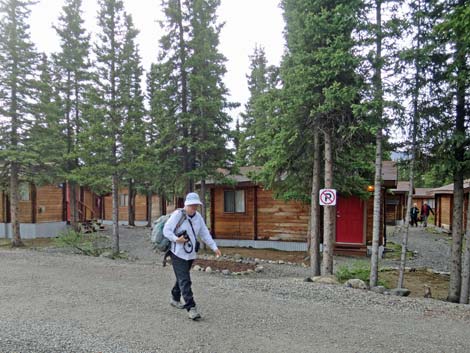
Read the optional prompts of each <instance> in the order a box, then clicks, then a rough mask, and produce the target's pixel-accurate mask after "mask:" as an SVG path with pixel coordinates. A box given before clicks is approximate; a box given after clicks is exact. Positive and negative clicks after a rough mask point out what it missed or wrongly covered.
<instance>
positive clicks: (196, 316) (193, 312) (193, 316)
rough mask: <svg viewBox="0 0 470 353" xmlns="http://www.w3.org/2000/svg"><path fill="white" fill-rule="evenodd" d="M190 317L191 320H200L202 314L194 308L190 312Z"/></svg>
mask: <svg viewBox="0 0 470 353" xmlns="http://www.w3.org/2000/svg"><path fill="white" fill-rule="evenodd" d="M188 316H189V318H190V319H191V320H198V319H200V318H201V314H199V313H198V312H197V310H196V307H195V306H193V307H192V308H191V309H189V311H188Z"/></svg>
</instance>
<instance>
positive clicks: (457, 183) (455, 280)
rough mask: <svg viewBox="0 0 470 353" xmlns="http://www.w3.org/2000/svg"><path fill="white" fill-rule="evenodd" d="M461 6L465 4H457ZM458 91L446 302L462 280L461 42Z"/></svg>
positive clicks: (454, 297) (463, 57)
mask: <svg viewBox="0 0 470 353" xmlns="http://www.w3.org/2000/svg"><path fill="white" fill-rule="evenodd" d="M459 5H460V6H463V5H464V1H462V0H461V1H459ZM455 63H456V66H457V71H458V72H457V92H456V95H457V97H456V99H457V105H456V117H455V132H454V141H455V142H454V151H455V152H454V153H455V154H454V156H455V161H454V163H455V167H454V199H453V212H452V253H451V263H450V281H449V295H448V298H447V299H448V300H449V301H451V302H454V303H457V302H458V301H459V300H460V289H461V285H462V283H461V281H462V235H463V226H462V220H463V200H464V190H463V182H464V166H463V165H464V161H465V147H464V145H463V141H465V135H466V131H465V115H466V114H465V113H466V109H465V93H466V80H467V75H466V73H467V70H466V55H465V48H464V45H463V43H460V42H457V43H456V58H455Z"/></svg>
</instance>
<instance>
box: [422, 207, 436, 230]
mask: <svg viewBox="0 0 470 353" xmlns="http://www.w3.org/2000/svg"><path fill="white" fill-rule="evenodd" d="M430 213H432V214H433V215H434V211H433V210H432V208H431V206H429V205H428V204H427V203H426V202H425V203H423V206H421V221H422V222H423V227H427V226H428V217H429V214H430Z"/></svg>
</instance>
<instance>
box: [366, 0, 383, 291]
mask: <svg viewBox="0 0 470 353" xmlns="http://www.w3.org/2000/svg"><path fill="white" fill-rule="evenodd" d="M381 6H382V1H381V0H376V26H377V33H376V46H377V55H376V59H375V60H376V62H375V64H374V66H375V74H374V79H373V81H374V90H375V93H374V96H375V97H374V100H375V102H376V104H377V133H376V136H375V143H376V152H375V181H374V215H373V217H374V218H373V222H372V254H371V259H370V279H369V285H370V286H371V287H375V286H377V280H378V270H379V240H380V222H381V212H380V211H381V205H382V124H383V117H382V116H383V91H382V65H383V64H382V9H381Z"/></svg>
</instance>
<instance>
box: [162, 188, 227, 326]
mask: <svg viewBox="0 0 470 353" xmlns="http://www.w3.org/2000/svg"><path fill="white" fill-rule="evenodd" d="M199 205H202V203H201V200H200V199H199V195H198V194H196V193H195V192H190V193H189V194H188V195H186V200H185V201H184V209H183V210H176V211H175V212H173V214H172V215H171V217H170V219H169V220H168V221H167V222H166V223H165V226H164V228H163V235H164V236H165V237H166V238H168V239H169V240H170V241H171V247H170V256H171V263H172V265H173V270H174V271H175V276H176V283H175V285H174V287H173V289H172V290H171V301H170V304H171V305H172V306H174V307H175V308H178V309H186V310H187V311H188V314H189V318H190V319H192V320H197V319H200V318H201V314H199V313H198V311H197V309H196V302H195V301H194V297H193V292H192V290H191V284H192V282H191V276H190V274H189V271H190V270H191V266H192V265H193V262H194V260H195V259H196V252H197V249H196V247H197V245H196V238H197V237H198V236H199V237H201V240H202V241H203V242H204V243H206V244H207V245H208V246H209V247H210V248H211V249H212V251H214V252H215V254H216V255H217V257H219V256H221V255H222V254H221V252H220V250H219V249H218V248H217V244H216V243H215V241H214V240H213V239H212V237H211V234H210V233H209V230H208V229H207V226H206V224H205V223H204V219H203V218H202V216H201V214H200V213H199V212H197V208H198V206H199ZM182 212H183V213H182ZM181 217H185V220H184V221H183V223H181V225H180V226H179V227H178V229H175V228H176V226H177V225H178V223H179V221H180V219H181ZM175 232H176V234H175ZM181 295H182V296H183V299H184V304H183V303H181Z"/></svg>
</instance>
